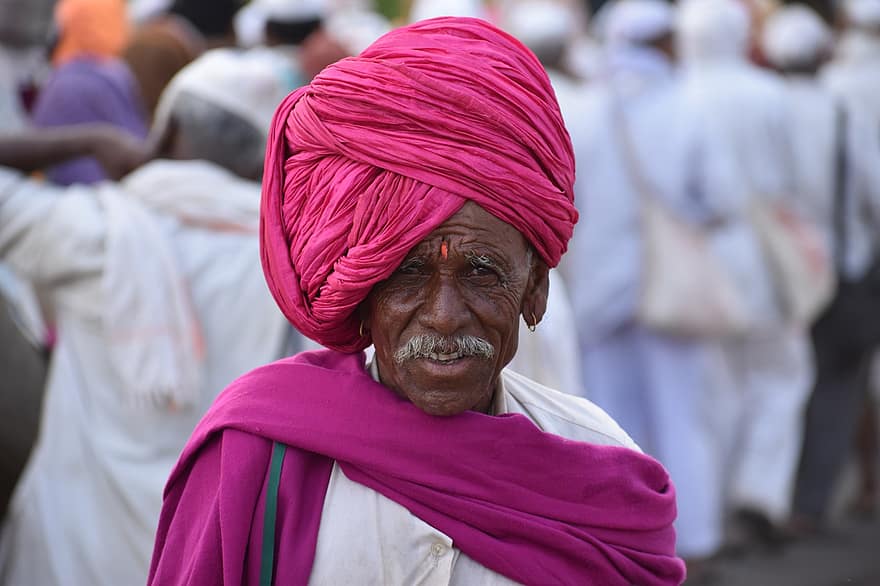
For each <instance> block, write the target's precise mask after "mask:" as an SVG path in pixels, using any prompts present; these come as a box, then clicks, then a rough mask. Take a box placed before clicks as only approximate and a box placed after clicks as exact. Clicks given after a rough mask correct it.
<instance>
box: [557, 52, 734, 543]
mask: <svg viewBox="0 0 880 586" xmlns="http://www.w3.org/2000/svg"><path fill="white" fill-rule="evenodd" d="M612 100H618V103H619V104H620V107H621V108H622V110H623V112H624V115H625V116H626V118H627V121H628V124H627V130H628V132H629V135H630V141H631V143H632V144H633V150H634V151H635V157H636V158H637V160H638V165H639V166H640V168H641V172H642V174H643V175H644V176H646V177H647V178H649V181H650V182H651V183H652V184H653V186H654V190H655V193H654V197H657V198H659V199H661V200H662V202H663V203H665V204H666V205H667V207H668V208H669V209H670V210H672V211H673V212H674V213H676V214H678V215H679V216H680V217H681V218H684V219H686V220H688V221H692V222H695V223H701V222H705V221H709V220H715V219H717V218H718V217H719V216H723V214H724V213H725V211H724V206H723V205H722V204H723V197H721V196H723V195H724V193H723V192H722V193H721V195H720V196H716V195H715V194H713V193H710V191H711V190H710V188H711V187H712V184H709V183H707V182H706V181H704V179H703V175H704V174H705V173H706V170H707V169H708V168H709V167H712V166H721V165H723V164H724V162H725V161H724V159H722V158H720V157H712V156H710V150H711V148H712V147H711V145H709V144H705V143H704V142H702V141H701V139H702V138H703V136H702V135H701V134H700V133H699V132H698V129H699V124H698V119H697V117H696V116H694V115H693V114H692V113H691V112H688V111H687V110H686V109H685V108H684V105H685V102H684V99H683V97H682V94H681V87H680V84H679V82H678V81H677V78H676V75H675V72H674V70H673V69H672V67H671V65H670V63H669V61H668V60H667V59H666V58H665V57H664V56H663V55H662V54H660V53H658V52H656V51H653V50H649V49H645V48H629V49H626V48H618V49H617V50H616V51H615V52H613V53H612V54H611V55H610V62H609V64H608V77H607V78H606V79H605V80H604V81H602V82H601V83H600V82H599V81H597V82H596V83H595V84H594V85H593V86H592V89H591V90H590V92H589V93H588V94H587V95H586V96H585V102H586V106H587V115H586V117H585V127H584V128H583V129H580V130H579V131H576V132H575V133H573V136H576V137H577V139H576V140H577V142H576V143H575V153H576V156H577V163H578V177H577V184H576V199H575V203H576V204H577V206H578V210H579V212H580V214H581V216H580V221H579V223H578V225H577V227H576V229H575V236H574V239H573V241H572V244H571V247H570V250H569V253H568V255H567V256H566V258H565V259H564V265H563V267H562V268H563V270H564V274H565V275H566V277H568V283H569V285H570V288H571V297H572V302H573V305H574V307H575V315H576V322H577V326H578V330H579V333H580V334H581V349H582V360H583V368H584V376H583V378H584V385H585V388H586V390H587V396H588V397H589V398H590V399H592V400H593V401H595V402H596V404H597V405H599V406H600V407H602V408H603V409H605V410H607V411H608V413H609V414H611V416H612V417H614V418H615V419H617V420H618V421H619V422H620V423H621V425H623V427H624V428H625V429H626V430H627V431H628V432H629V433H630V434H631V435H632V437H633V438H634V439H635V441H636V442H638V443H639V444H640V445H641V446H642V447H643V448H644V449H645V450H646V451H647V452H648V453H649V454H651V455H652V456H654V457H656V458H657V459H659V460H660V461H661V462H662V463H663V464H664V465H665V466H666V468H667V470H669V473H670V475H671V476H672V479H673V481H674V482H675V484H676V491H677V494H678V495H679V499H678V504H679V518H678V520H677V521H676V531H677V536H678V540H677V542H678V543H677V545H678V553H679V554H680V555H682V556H685V557H697V556H704V555H709V554H711V553H713V552H714V551H715V550H716V549H717V547H718V546H719V545H720V542H721V526H720V510H721V501H720V494H721V487H720V473H719V471H718V468H717V463H718V461H719V458H718V452H717V451H716V449H715V445H714V443H713V436H712V434H711V429H710V427H709V425H708V423H707V419H706V416H705V412H704V410H705V409H706V408H707V407H708V406H707V404H706V401H707V400H708V398H707V396H706V393H705V389H706V387H707V377H708V375H709V373H708V371H707V365H708V364H709V362H708V356H707V354H709V353H711V351H712V350H713V348H714V342H713V341H711V340H709V341H706V340H700V339H679V338H675V337H672V336H668V335H664V334H661V333H658V332H652V331H650V330H649V329H647V328H645V327H643V326H641V325H640V324H639V323H637V320H636V315H637V309H638V298H639V294H640V286H641V281H642V274H643V273H644V270H645V267H644V266H643V259H642V246H643V242H642V233H641V217H640V194H639V192H638V190H637V188H636V184H635V183H634V181H633V176H632V174H631V173H630V171H629V168H628V165H627V163H626V162H625V159H624V158H623V157H624V156H623V151H622V143H621V140H620V132H621V131H620V128H619V127H618V126H617V125H615V122H614V121H615V115H614V114H613V111H612V109H611V108H612ZM713 174H714V175H715V176H723V173H722V171H721V170H720V169H718V170H715V169H714V168H713Z"/></svg>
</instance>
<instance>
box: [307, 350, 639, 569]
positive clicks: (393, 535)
mask: <svg viewBox="0 0 880 586" xmlns="http://www.w3.org/2000/svg"><path fill="white" fill-rule="evenodd" d="M371 373H372V375H373V378H374V379H377V380H378V372H377V370H376V368H375V365H373V366H372V367H371ZM492 411H493V414H495V415H499V414H502V413H521V414H522V415H524V416H526V417H527V418H529V419H530V420H531V421H533V422H534V423H535V424H536V425H537V426H538V427H539V428H540V429H542V430H544V431H546V432H549V433H553V434H556V435H560V436H563V437H567V438H570V439H574V440H578V441H583V442H589V443H593V444H600V445H612V446H623V447H627V448H630V449H634V450H638V447H637V446H636V445H635V444H634V443H633V441H632V440H631V439H630V438H629V436H627V435H626V433H624V431H623V430H621V429H620V427H619V426H618V425H617V424H616V423H615V422H614V421H613V420H612V419H611V418H610V417H608V415H606V414H605V413H604V412H603V411H602V410H601V409H599V408H597V407H596V406H595V405H593V404H592V403H590V402H589V401H586V400H584V399H581V398H579V397H573V396H571V395H568V394H565V393H561V392H558V391H554V390H551V389H548V388H546V387H543V386H541V385H539V384H537V383H535V382H534V381H531V380H529V379H527V378H525V377H523V376H521V375H519V374H517V373H515V372H512V371H510V370H505V371H503V372H502V375H501V383H500V385H499V388H498V390H497V391H496V393H495V400H494V403H493V406H492ZM352 528H356V533H355V534H353V533H352ZM401 535H404V536H406V538H405V539H401ZM309 583H310V584H315V585H330V584H359V585H364V586H366V585H369V584H376V585H381V584H421V585H425V586H440V585H443V586H446V585H455V586H470V585H472V584H480V585H485V586H495V585H497V586H502V585H510V584H514V582H512V581H511V580H509V579H508V578H506V577H504V576H502V575H500V574H497V573H495V572H493V571H492V570H489V569H487V568H486V567H484V566H482V565H481V564H479V563H477V562H475V561H474V560H473V559H471V558H469V557H468V556H467V555H465V554H464V553H462V552H461V551H460V550H459V549H458V548H456V547H454V545H453V543H452V539H451V538H450V537H449V536H447V535H445V534H443V533H442V532H440V531H438V530H437V529H435V528H433V527H431V526H430V525H428V524H427V523H425V522H424V521H422V520H420V519H418V518H417V517H415V516H414V515H412V514H411V513H410V512H409V511H407V510H406V509H405V508H404V507H403V506H401V505H399V504H397V503H395V502H394V501H392V500H390V499H388V498H386V497H384V496H382V495H381V494H379V493H377V492H375V491H373V490H372V489H369V488H367V487H365V486H363V485H361V484H358V483H356V482H353V481H351V480H349V479H348V478H347V477H346V476H345V474H344V473H343V472H342V470H341V469H340V468H339V466H338V465H336V464H334V466H333V472H332V473H331V476H330V484H329V485H328V487H327V494H326V496H325V498H324V508H323V511H322V512H321V527H320V529H319V531H318V544H317V551H316V554H315V562H314V566H313V568H312V575H311V578H310V580H309Z"/></svg>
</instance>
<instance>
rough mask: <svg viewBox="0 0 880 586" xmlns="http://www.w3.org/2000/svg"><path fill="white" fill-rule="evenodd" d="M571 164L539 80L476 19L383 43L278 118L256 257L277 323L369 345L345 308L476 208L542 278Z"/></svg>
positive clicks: (566, 233)
mask: <svg viewBox="0 0 880 586" xmlns="http://www.w3.org/2000/svg"><path fill="white" fill-rule="evenodd" d="M573 183H574V154H573V150H572V145H571V141H570V139H569V136H568V133H567V132H566V130H565V126H564V125H563V122H562V115H561V114H560V112H559V106H558V104H557V102H556V96H555V94H554V93H553V88H552V87H551V85H550V80H549V79H548V78H547V74H546V73H545V72H544V68H543V67H542V66H541V64H540V62H539V61H538V60H537V58H535V56H534V55H533V54H532V53H531V52H530V51H529V50H528V49H526V48H525V47H524V46H523V45H522V44H521V43H520V42H519V41H517V40H516V39H514V38H513V37H511V36H510V35H508V34H507V33H505V32H503V31H501V30H499V29H497V28H495V27H493V26H492V25H490V24H488V23H487V22H485V21H482V20H477V19H473V18H453V17H444V18H437V19H431V20H426V21H421V22H418V23H415V24H413V25H410V26H407V27H402V28H399V29H396V30H394V31H392V32H390V33H388V34H386V35H384V36H383V37H381V38H380V39H379V40H377V41H376V42H375V43H373V44H372V45H371V46H370V47H368V48H367V49H366V50H365V51H364V52H363V53H361V54H360V55H358V56H357V57H352V58H349V59H344V60H342V61H339V62H338V63H336V64H334V65H331V66H330V67H328V68H327V69H325V70H324V71H323V72H321V73H320V74H319V75H318V76H317V77H315V79H314V80H313V81H312V82H311V83H310V84H309V85H308V86H306V87H304V88H302V89H300V90H297V91H296V92H295V93H293V94H291V95H290V96H288V97H287V98H286V99H285V100H284V101H283V102H282V103H281V105H280V106H279V108H278V110H277V111H276V113H275V117H274V119H273V121H272V127H271V129H270V132H269V143H268V147H267V151H266V164H265V173H264V176H263V199H262V210H261V220H262V227H261V238H260V239H261V253H262V261H263V269H264V272H265V274H266V281H267V282H268V284H269V289H270V290H271V291H272V295H273V296H274V297H275V300H276V301H277V303H278V306H279V307H280V308H281V310H282V311H283V312H284V314H285V315H286V316H287V319H288V320H290V322H291V323H292V324H293V325H294V326H296V328H297V329H298V330H299V331H300V332H302V333H303V334H305V335H306V336H308V337H310V338H312V339H313V340H315V341H317V342H318V343H319V344H321V345H323V346H326V347H328V348H333V349H334V350H339V351H341V352H355V351H358V350H362V349H364V348H366V347H367V346H369V345H370V338H369V332H365V331H361V329H360V328H359V327H358V325H359V322H360V318H359V317H358V316H357V315H356V312H355V309H356V308H357V306H358V305H359V304H360V303H361V302H362V301H363V300H364V298H365V297H366V296H367V294H368V293H369V291H370V289H371V288H372V287H373V286H374V285H375V284H376V283H378V282H379V281H382V280H383V279H386V278H387V277H388V276H389V275H390V274H391V273H392V272H393V271H394V269H396V268H397V267H398V266H399V265H400V263H401V261H402V260H403V258H404V257H405V256H406V254H407V252H408V251H409V250H410V249H411V248H413V247H414V246H415V245H416V244H418V243H419V242H420V241H421V240H423V239H424V238H425V236H427V235H428V234H429V233H430V232H431V231H432V230H434V229H435V228H437V226H439V225H440V224H442V223H443V222H444V221H445V220H446V219H448V218H449V217H450V216H451V215H453V214H454V213H455V212H456V211H458V210H459V209H460V208H461V207H462V205H464V203H465V202H466V201H469V200H470V201H474V202H476V203H478V204H479V205H480V206H481V207H483V208H484V209H485V210H487V211H488V212H489V213H491V214H493V215H494V216H496V217H498V218H499V219H501V220H503V221H505V222H507V223H508V224H510V225H511V226H513V227H514V228H516V229H517V230H519V231H520V232H521V233H522V234H523V236H524V237H525V238H526V239H527V240H528V241H529V242H530V243H531V244H532V246H533V247H534V248H535V250H536V251H537V253H538V254H539V255H540V256H541V258H542V259H544V261H545V262H546V263H547V264H548V265H549V266H551V267H553V266H556V265H557V264H558V263H559V259H560V257H561V256H562V254H563V253H564V252H565V250H566V247H567V246H568V240H569V238H571V235H572V231H573V229H574V224H575V222H576V221H577V211H576V210H575V207H574V204H573V198H574V195H573Z"/></svg>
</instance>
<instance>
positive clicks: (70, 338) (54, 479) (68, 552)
mask: <svg viewBox="0 0 880 586" xmlns="http://www.w3.org/2000/svg"><path fill="white" fill-rule="evenodd" d="M154 164H165V165H169V164H170V165H174V164H175V163H169V162H163V163H154ZM180 165H186V163H180ZM207 168H208V167H207V166H206V165H204V164H203V165H201V166H199V167H198V169H201V171H202V172H199V171H198V170H194V171H193V174H192V176H191V181H190V182H188V183H187V184H188V185H190V186H191V188H192V189H200V188H203V187H202V186H203V185H204V184H205V181H204V180H205V179H206V178H209V177H206V176H205V174H204V173H205V172H206V169H207ZM214 169H215V172H220V171H219V170H218V169H216V168H214ZM210 179H215V177H210ZM230 180H231V179H230ZM252 194H253V197H254V198H255V199H258V198H259V197H260V187H259V185H258V184H253V190H252ZM160 225H161V226H162V228H163V229H164V231H165V233H167V236H168V238H169V239H170V242H171V244H172V247H173V250H174V251H175V252H176V253H177V259H178V262H179V266H180V268H181V270H182V272H183V274H184V275H185V277H186V280H187V283H188V285H189V291H190V294H191V299H192V303H193V306H194V307H195V310H196V314H197V316H198V320H199V322H200V323H199V325H200V326H201V330H202V334H203V336H204V343H205V359H204V363H203V368H202V377H201V380H202V385H201V388H200V395H199V398H198V402H197V404H195V405H192V406H189V407H187V408H183V409H180V408H178V409H170V408H168V407H165V406H163V405H154V404H147V403H144V402H140V403H138V402H136V401H134V400H133V399H132V395H131V393H128V392H127V391H126V389H123V388H122V387H121V384H120V379H119V376H118V374H117V372H116V371H115V370H114V368H113V367H112V366H111V364H110V362H109V359H108V355H107V352H106V346H105V341H104V339H103V336H102V328H101V317H102V305H103V304H104V303H105V299H104V292H103V289H102V287H101V275H102V269H103V266H104V262H105V252H106V251H105V247H104V244H105V235H106V231H107V226H106V223H105V216H104V209H103V207H102V206H101V205H100V203H99V199H98V198H97V197H96V195H95V191H94V190H93V189H92V188H86V187H77V188H71V189H68V190H64V191H62V190H59V189H56V188H51V187H47V186H42V185H39V184H36V183H33V182H30V181H25V180H23V179H22V178H21V177H20V176H19V175H17V174H14V173H11V172H9V171H6V170H0V258H3V259H4V260H5V261H7V262H9V263H10V264H11V265H12V266H14V267H15V268H16V270H18V271H19V272H20V273H21V274H22V275H26V276H27V277H28V278H29V279H31V280H32V281H33V282H34V283H35V284H36V285H37V286H38V287H39V288H42V289H44V290H46V291H48V292H49V293H50V294H51V297H52V301H53V303H54V306H55V309H56V314H57V318H58V331H59V343H58V346H57V347H56V348H55V352H54V354H53V359H52V364H51V367H50V376H49V381H48V384H47V392H46V397H45V403H44V406H43V417H42V424H41V425H42V427H41V430H40V436H39V439H38V441H37V445H36V447H35V451H34V453H33V455H32V458H31V460H30V462H29V464H28V467H27V469H26V471H25V473H24V475H23V477H22V480H21V481H20V483H19V486H18V487H17V490H16V493H15V495H14V497H13V501H12V503H11V509H10V513H9V517H8V518H7V522H6V524H5V526H4V531H3V534H2V541H0V583H2V584H4V585H5V586H33V585H35V584H39V585H40V586H52V585H71V586H78V585H81V584H91V585H102V584H104V585H107V586H120V585H129V584H131V585H135V584H143V583H145V581H146V576H147V571H148V568H149V563H150V556H151V554H152V548H153V540H154V534H155V529H156V526H157V523H158V516H159V510H160V507H161V504H162V490H163V487H164V484H165V481H166V479H167V477H168V474H169V473H170V470H171V468H172V466H173V465H174V463H175V462H176V460H177V458H178V455H179V453H180V450H181V449H182V447H183V445H184V443H185V442H186V440H187V439H188V438H189V436H190V434H191V432H192V430H193V428H194V427H195V425H196V423H197V422H198V421H199V419H200V418H201V416H202V414H203V413H204V412H205V410H206V409H207V407H208V406H209V405H210V403H211V402H212V401H213V399H214V397H215V396H216V394H217V393H218V392H219V391H220V390H222V389H223V388H224V387H225V386H226V385H227V384H228V383H229V382H231V381H232V380H233V379H234V378H235V377H237V376H239V375H241V374H242V373H244V372H246V371H248V370H250V369H252V368H254V367H256V366H258V365H260V364H263V363H266V362H269V361H271V360H273V359H275V358H276V357H277V354H278V352H279V349H280V348H281V346H282V343H283V339H284V336H285V332H286V322H285V320H284V319H283V317H282V316H281V315H280V313H279V312H278V310H277V308H276V306H275V304H274V302H273V300H272V298H271V296H270V294H269V292H268V290H267V288H266V285H265V282H264V279H263V277H262V274H261V268H260V262H259V247H258V238H257V235H256V234H255V233H241V232H239V233H235V232H214V231H212V230H209V229H203V228H198V227H195V226H192V225H188V224H185V223H182V222H179V221H177V220H176V219H174V218H172V217H169V216H164V217H161V218H160ZM143 253H144V254H149V253H150V251H149V250H144V251H143ZM131 262H132V263H137V262H138V259H137V258H132V259H131Z"/></svg>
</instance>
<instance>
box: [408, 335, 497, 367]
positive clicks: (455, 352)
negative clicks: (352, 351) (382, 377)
mask: <svg viewBox="0 0 880 586" xmlns="http://www.w3.org/2000/svg"><path fill="white" fill-rule="evenodd" d="M494 355H495V347H494V346H492V344H490V343H489V342H487V341H486V340H484V339H482V338H478V337H476V336H436V335H431V334H421V335H418V336H413V337H412V338H410V339H409V340H407V342H406V344H404V345H403V346H401V347H400V349H399V350H397V352H395V353H394V361H395V362H397V364H403V363H404V362H407V361H408V360H417V359H419V358H430V359H431V360H439V361H441V362H447V361H450V360H456V359H458V358H464V357H466V356H476V357H478V358H482V359H484V360H489V359H491V358H492V357H493V356H494Z"/></svg>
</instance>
